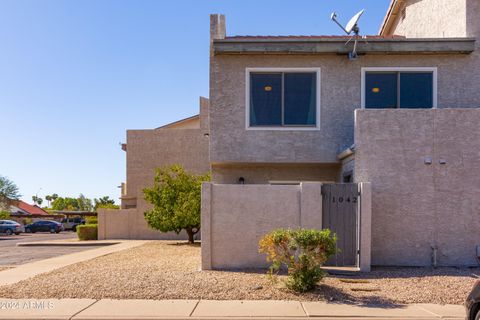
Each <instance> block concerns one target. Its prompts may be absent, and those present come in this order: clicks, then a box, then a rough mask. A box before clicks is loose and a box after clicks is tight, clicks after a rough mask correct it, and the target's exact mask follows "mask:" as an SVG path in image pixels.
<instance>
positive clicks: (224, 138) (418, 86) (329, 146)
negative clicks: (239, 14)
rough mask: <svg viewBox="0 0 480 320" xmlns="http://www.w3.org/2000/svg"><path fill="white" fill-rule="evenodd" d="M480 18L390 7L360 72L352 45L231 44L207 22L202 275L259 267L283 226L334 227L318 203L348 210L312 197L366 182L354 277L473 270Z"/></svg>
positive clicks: (466, 4) (473, 2) (320, 40)
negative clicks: (403, 269)
mask: <svg viewBox="0 0 480 320" xmlns="http://www.w3.org/2000/svg"><path fill="white" fill-rule="evenodd" d="M479 17H480V2H479V1H477V0H405V1H402V0H395V1H392V2H391V4H390V7H389V10H388V12H387V15H386V17H385V19H384V22H383V24H382V26H381V28H380V34H379V35H376V36H371V37H369V36H367V37H366V39H364V40H366V41H360V42H359V45H358V52H359V56H358V58H357V59H354V60H351V59H349V58H348V52H349V51H351V50H352V47H353V43H350V44H349V45H347V46H346V45H345V42H346V40H347V39H348V37H347V38H346V37H335V36H334V37H332V36H288V37H282V36H227V35H226V26H225V25H226V22H225V18H224V16H221V15H214V16H212V18H211V37H212V44H211V47H212V49H211V60H210V101H211V108H210V130H211V133H210V162H211V167H212V180H213V184H211V185H206V186H204V187H205V189H206V190H204V200H205V203H204V211H205V212H206V213H205V214H204V216H203V217H202V219H203V220H202V228H203V229H202V241H203V242H204V243H203V244H202V250H203V251H202V253H204V256H203V266H204V268H217V267H218V268H225V267H249V266H255V265H258V264H260V263H262V261H263V257H261V256H259V255H258V254H257V253H256V251H255V250H256V245H257V242H258V239H259V238H260V237H261V235H262V234H264V233H265V232H268V230H269V229H270V230H271V229H272V228H274V227H299V226H301V227H317V228H318V227H319V226H320V225H321V226H322V227H328V226H329V225H331V223H337V222H335V221H333V222H332V219H333V220H335V217H333V218H332V217H329V218H328V219H327V220H326V219H325V217H323V218H321V217H319V216H321V215H322V200H323V207H324V209H323V215H325V212H326V211H325V206H327V207H332V206H337V204H338V202H339V201H340V200H343V197H339V198H338V199H337V200H338V201H337V203H335V197H334V196H331V195H330V196H328V197H327V198H326V197H325V193H326V192H327V191H325V190H326V189H325V188H323V190H322V191H320V188H321V187H318V186H317V187H316V189H315V187H314V185H315V182H320V183H324V184H325V183H326V182H331V181H333V182H337V183H338V182H351V181H354V182H356V183H362V182H365V183H368V188H369V190H368V192H367V191H366V190H365V192H364V195H363V196H362V197H363V198H362V200H363V201H362V202H363V205H364V206H365V208H364V210H365V211H369V212H368V214H367V213H366V212H364V215H365V216H364V219H363V220H362V218H361V217H360V219H359V220H357V221H356V222H355V221H354V222H349V221H347V220H345V221H344V222H341V223H340V225H337V227H338V228H347V227H345V226H346V225H347V224H350V225H349V226H348V228H350V229H358V230H359V231H358V233H357V234H356V236H357V239H353V240H352V241H353V242H352V243H354V249H357V251H356V252H357V253H359V256H360V262H359V261H358V260H357V262H356V265H357V266H358V265H359V264H360V265H361V264H362V262H361V260H362V255H363V261H364V269H368V266H367V265H369V264H372V265H416V266H426V265H432V264H433V265H476V264H477V255H478V253H477V251H478V249H477V246H478V245H480V234H479V233H478V230H479V228H480V178H479V174H480V169H479V168H480V128H479V124H480V109H478V108H479V107H480V90H479V89H480V50H479V42H478V41H476V40H475V39H476V37H478V36H479V35H480V19H479ZM306 182H312V183H306ZM239 183H241V184H244V185H242V186H239V185H233V184H239ZM298 183H300V184H299V185H295V184H298ZM312 185H313V186H312ZM315 190H316V191H315ZM320 193H322V196H323V197H319V194H320ZM367 194H368V196H367ZM367 197H368V199H367ZM345 199H348V200H350V198H345ZM352 199H353V198H352ZM327 200H328V201H330V202H327ZM355 200H357V199H356V198H355ZM367 207H368V208H367ZM342 210H343V209H342ZM367 215H368V217H367ZM342 223H345V224H344V225H342ZM233 225H235V226H237V228H229V226H233ZM222 230H229V232H228V233H226V232H222ZM232 230H233V231H232ZM237 230H238V231H237ZM336 231H340V232H342V231H341V230H336ZM354 236H355V235H352V237H354ZM232 238H233V239H235V241H229V239H232ZM340 240H342V241H345V240H344V239H340ZM345 250H351V248H349V247H345ZM351 251H352V252H355V250H351ZM347 264H352V263H351V262H350V263H347Z"/></svg>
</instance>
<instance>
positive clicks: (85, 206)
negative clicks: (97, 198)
mask: <svg viewBox="0 0 480 320" xmlns="http://www.w3.org/2000/svg"><path fill="white" fill-rule="evenodd" d="M77 203H78V210H79V211H92V210H93V204H92V200H91V199H89V198H86V197H85V196H84V195H83V194H80V195H79V196H78V198H77Z"/></svg>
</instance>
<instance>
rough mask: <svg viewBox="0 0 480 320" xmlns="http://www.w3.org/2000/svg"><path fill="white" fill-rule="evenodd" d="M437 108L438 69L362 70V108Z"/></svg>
mask: <svg viewBox="0 0 480 320" xmlns="http://www.w3.org/2000/svg"><path fill="white" fill-rule="evenodd" d="M436 107H437V68H423V67H419V68H415V67H414V68H410V67H408V68H362V108H367V109H398V108H402V109H429V108H436Z"/></svg>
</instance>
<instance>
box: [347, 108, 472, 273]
mask: <svg viewBox="0 0 480 320" xmlns="http://www.w3.org/2000/svg"><path fill="white" fill-rule="evenodd" d="M479 123H480V109H437V110H357V111H356V128H355V143H356V147H357V150H356V153H355V179H356V181H369V182H371V185H372V264H373V265H418V266H429V265H431V264H432V252H433V251H432V247H436V248H437V249H438V254H437V259H438V260H437V263H438V265H477V264H478V263H477V260H476V257H475V256H476V251H475V248H476V246H477V245H480V233H479V232H478V230H480V179H479V178H478V177H479V174H480V167H479V163H480V151H479V150H480V130H479V129H478V124H479ZM429 159H431V160H432V164H430V165H428V164H425V161H427V160H429ZM440 161H445V162H446V164H440Z"/></svg>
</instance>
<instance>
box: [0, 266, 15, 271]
mask: <svg viewBox="0 0 480 320" xmlns="http://www.w3.org/2000/svg"><path fill="white" fill-rule="evenodd" d="M11 268H13V267H8V266H0V271H3V270H7V269H11Z"/></svg>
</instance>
